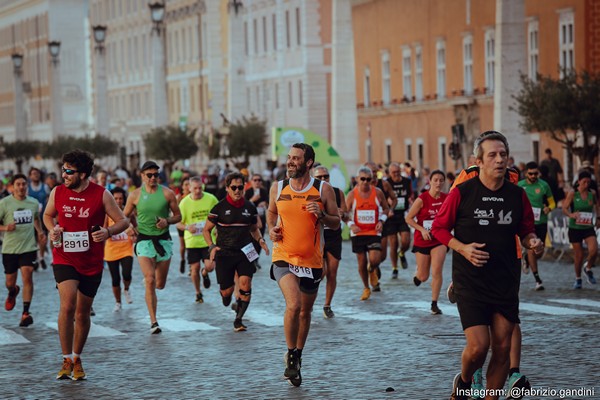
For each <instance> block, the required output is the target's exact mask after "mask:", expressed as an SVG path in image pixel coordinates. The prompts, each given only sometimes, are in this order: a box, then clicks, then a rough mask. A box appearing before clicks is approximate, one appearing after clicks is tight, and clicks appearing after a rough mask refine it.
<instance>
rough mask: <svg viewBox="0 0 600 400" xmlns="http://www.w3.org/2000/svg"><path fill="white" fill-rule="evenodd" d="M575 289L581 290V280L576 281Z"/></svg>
mask: <svg viewBox="0 0 600 400" xmlns="http://www.w3.org/2000/svg"><path fill="white" fill-rule="evenodd" d="M573 289H581V278H579V279H575V283H574V284H573Z"/></svg>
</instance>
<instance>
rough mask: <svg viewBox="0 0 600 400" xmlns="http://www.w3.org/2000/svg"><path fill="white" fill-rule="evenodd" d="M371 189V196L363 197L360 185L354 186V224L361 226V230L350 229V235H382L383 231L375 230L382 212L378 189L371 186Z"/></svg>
mask: <svg viewBox="0 0 600 400" xmlns="http://www.w3.org/2000/svg"><path fill="white" fill-rule="evenodd" d="M369 190H370V192H369V197H367V198H366V199H365V198H363V197H361V195H360V191H359V188H358V186H356V187H355V188H354V201H353V202H352V210H351V212H352V219H353V221H354V224H356V225H357V226H358V227H359V228H360V232H358V233H353V232H352V231H350V236H381V232H377V231H376V230H375V227H376V226H377V222H379V216H380V215H381V213H382V208H381V204H379V199H378V198H377V190H375V188H374V187H370V188H369Z"/></svg>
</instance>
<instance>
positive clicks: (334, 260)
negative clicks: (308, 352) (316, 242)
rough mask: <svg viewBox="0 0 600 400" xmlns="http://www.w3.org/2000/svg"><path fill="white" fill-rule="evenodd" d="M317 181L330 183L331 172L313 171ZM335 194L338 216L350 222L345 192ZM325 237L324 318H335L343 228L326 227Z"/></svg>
mask: <svg viewBox="0 0 600 400" xmlns="http://www.w3.org/2000/svg"><path fill="white" fill-rule="evenodd" d="M313 176H314V177H315V179H319V180H321V181H325V182H327V183H329V170H328V169H327V168H326V167H324V166H322V165H320V166H318V167H315V169H314V171H313ZM332 189H333V192H334V194H335V203H336V204H337V206H338V215H339V216H340V220H342V221H345V222H346V221H348V216H347V214H348V213H347V211H348V208H347V207H346V199H345V197H344V192H342V191H341V190H340V189H338V188H336V187H333V186H332ZM323 236H324V239H325V247H324V248H323V255H324V258H323V262H324V264H325V277H326V278H327V284H326V285H325V304H324V305H323V316H324V317H325V318H333V317H334V316H335V314H334V313H333V311H332V310H331V301H332V300H333V294H334V293H335V288H336V286H337V271H338V267H339V265H340V260H341V259H342V227H341V226H340V227H339V228H338V229H336V230H333V229H329V228H328V227H327V226H325V227H324V230H323Z"/></svg>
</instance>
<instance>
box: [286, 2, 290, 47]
mask: <svg viewBox="0 0 600 400" xmlns="http://www.w3.org/2000/svg"><path fill="white" fill-rule="evenodd" d="M285 41H286V43H287V47H288V49H289V48H290V46H291V44H290V12H289V11H288V10H286V12H285Z"/></svg>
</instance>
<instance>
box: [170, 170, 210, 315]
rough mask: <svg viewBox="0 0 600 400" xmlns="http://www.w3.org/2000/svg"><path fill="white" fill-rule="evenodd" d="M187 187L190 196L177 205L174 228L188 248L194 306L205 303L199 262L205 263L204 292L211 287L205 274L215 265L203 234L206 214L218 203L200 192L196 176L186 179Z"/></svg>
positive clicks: (200, 187) (208, 194)
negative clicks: (179, 216)
mask: <svg viewBox="0 0 600 400" xmlns="http://www.w3.org/2000/svg"><path fill="white" fill-rule="evenodd" d="M189 188H190V194H189V195H188V196H186V197H185V198H184V199H183V200H181V203H179V209H180V210H181V221H180V222H178V223H177V229H178V230H179V231H180V232H183V233H184V239H185V244H184V247H185V248H187V253H188V254H187V255H188V257H187V259H188V262H189V263H190V271H191V275H190V276H191V279H192V284H193V285H194V288H195V289H196V303H204V298H203V296H202V291H201V290H200V261H202V262H203V263H204V268H202V284H203V285H204V288H206V289H208V288H209V287H210V277H209V276H208V273H209V272H210V271H212V270H213V269H214V263H212V262H210V254H209V252H208V244H207V243H206V240H204V235H203V231H204V226H205V224H206V218H207V217H208V213H209V211H210V210H212V208H213V207H214V206H215V205H216V204H217V203H218V202H219V200H217V198H216V197H215V196H213V195H212V194H210V193H205V192H204V191H203V184H202V179H201V178H200V177H199V176H194V177H192V178H190V179H189Z"/></svg>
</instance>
